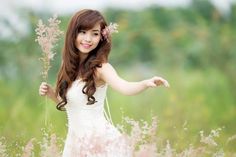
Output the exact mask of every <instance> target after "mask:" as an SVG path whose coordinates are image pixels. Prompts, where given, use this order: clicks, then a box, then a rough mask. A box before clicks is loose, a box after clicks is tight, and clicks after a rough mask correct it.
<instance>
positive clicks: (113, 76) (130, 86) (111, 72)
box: [97, 63, 169, 95]
mask: <svg viewBox="0 0 236 157" xmlns="http://www.w3.org/2000/svg"><path fill="white" fill-rule="evenodd" d="M97 72H98V76H99V78H100V79H101V80H103V81H104V82H106V83H107V84H108V85H110V86H111V87H112V88H113V89H115V90H116V91H118V92H120V93H122V94H124V95H135V94H138V93H140V92H142V91H144V90H145V89H147V88H150V87H157V86H160V85H164V86H165V87H169V84H168V82H167V81H166V80H165V79H163V78H161V77H158V76H154V77H152V78H150V79H147V80H142V81H139V82H128V81H126V80H124V79H122V78H121V77H119V76H118V74H117V72H116V71H115V69H114V68H113V67H112V65H111V64H109V63H103V64H102V67H101V68H97Z"/></svg>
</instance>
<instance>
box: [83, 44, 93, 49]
mask: <svg viewBox="0 0 236 157" xmlns="http://www.w3.org/2000/svg"><path fill="white" fill-rule="evenodd" d="M82 46H83V47H84V48H86V49H88V48H90V47H91V46H92V45H90V44H82Z"/></svg>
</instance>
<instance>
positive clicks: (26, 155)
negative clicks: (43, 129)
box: [22, 138, 35, 157]
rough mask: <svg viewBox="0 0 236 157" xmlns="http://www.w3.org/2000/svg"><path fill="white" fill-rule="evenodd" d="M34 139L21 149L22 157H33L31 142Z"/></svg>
mask: <svg viewBox="0 0 236 157" xmlns="http://www.w3.org/2000/svg"><path fill="white" fill-rule="evenodd" d="M34 140H35V139H34V138H32V139H31V140H30V141H29V142H28V143H27V144H26V146H25V147H24V148H23V154H22V157H31V156H33V149H34V144H33V141H34Z"/></svg>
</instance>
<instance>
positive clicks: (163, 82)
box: [154, 77, 170, 87]
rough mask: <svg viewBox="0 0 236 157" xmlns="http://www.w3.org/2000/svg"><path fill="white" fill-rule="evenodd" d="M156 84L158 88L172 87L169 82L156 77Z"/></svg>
mask: <svg viewBox="0 0 236 157" xmlns="http://www.w3.org/2000/svg"><path fill="white" fill-rule="evenodd" d="M154 82H155V84H156V85H157V86H160V85H164V86H165V87H170V85H169V83H168V81H166V80H165V79H163V78H161V77H154Z"/></svg>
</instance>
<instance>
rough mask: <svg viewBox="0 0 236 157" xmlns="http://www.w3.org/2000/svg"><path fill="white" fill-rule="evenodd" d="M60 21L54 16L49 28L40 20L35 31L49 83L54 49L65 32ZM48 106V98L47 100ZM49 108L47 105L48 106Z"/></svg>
mask: <svg viewBox="0 0 236 157" xmlns="http://www.w3.org/2000/svg"><path fill="white" fill-rule="evenodd" d="M60 23H61V21H60V20H58V19H57V16H56V15H54V16H53V17H52V18H49V19H48V26H47V25H45V24H43V22H42V20H39V22H38V25H37V26H38V27H37V28H36V29H35V32H36V35H37V38H36V40H35V41H37V42H38V43H39V45H40V47H41V49H42V52H43V54H42V57H41V58H39V59H40V60H41V61H42V62H43V71H42V73H41V75H42V77H43V80H44V81H45V82H47V79H48V71H49V69H50V67H51V66H50V60H52V59H53V57H54V55H55V53H54V52H53V50H52V49H53V48H54V46H55V45H56V42H57V41H58V39H59V37H60V35H62V34H63V32H62V31H61V30H60V29H59V24H60ZM45 101H46V104H47V97H46V99H45ZM46 106H47V105H46ZM46 106H45V124H47V107H46Z"/></svg>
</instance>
